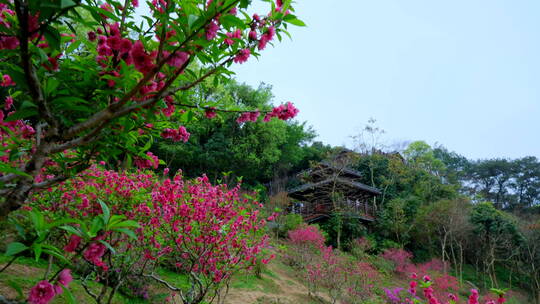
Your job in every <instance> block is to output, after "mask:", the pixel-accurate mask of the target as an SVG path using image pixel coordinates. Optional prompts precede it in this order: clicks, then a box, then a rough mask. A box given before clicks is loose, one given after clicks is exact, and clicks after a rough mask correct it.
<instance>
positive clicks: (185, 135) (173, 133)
mask: <svg viewBox="0 0 540 304" xmlns="http://www.w3.org/2000/svg"><path fill="white" fill-rule="evenodd" d="M189 136H190V133H189V132H188V131H187V130H186V127H184V126H180V127H178V129H176V130H174V129H170V128H167V129H165V130H163V132H161V137H163V138H165V139H171V140H172V141H174V142H179V141H183V142H187V141H188V140H189Z"/></svg>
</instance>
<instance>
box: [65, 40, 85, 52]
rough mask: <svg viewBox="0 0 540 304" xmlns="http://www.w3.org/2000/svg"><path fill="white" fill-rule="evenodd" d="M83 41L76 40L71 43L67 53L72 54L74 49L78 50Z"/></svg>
mask: <svg viewBox="0 0 540 304" xmlns="http://www.w3.org/2000/svg"><path fill="white" fill-rule="evenodd" d="M81 43H82V41H80V40H75V41H74V42H73V43H70V44H69V46H68V47H67V48H66V54H71V52H73V51H74V50H76V49H77V48H78V47H79V45H81Z"/></svg>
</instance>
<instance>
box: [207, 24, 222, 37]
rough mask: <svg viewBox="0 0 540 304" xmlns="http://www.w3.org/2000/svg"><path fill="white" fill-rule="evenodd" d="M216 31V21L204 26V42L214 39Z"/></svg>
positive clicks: (217, 27)
mask: <svg viewBox="0 0 540 304" xmlns="http://www.w3.org/2000/svg"><path fill="white" fill-rule="evenodd" d="M218 30H219V26H218V25H217V23H216V21H214V20H212V22H210V24H208V25H207V26H206V40H212V39H214V38H216V36H217V32H218Z"/></svg>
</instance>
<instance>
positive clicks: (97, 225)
mask: <svg viewBox="0 0 540 304" xmlns="http://www.w3.org/2000/svg"><path fill="white" fill-rule="evenodd" d="M103 226H104V223H103V218H102V217H101V216H97V217H95V218H94V220H93V221H92V225H91V226H90V233H89V234H90V237H94V236H96V235H97V233H98V232H99V231H100V230H101V229H103Z"/></svg>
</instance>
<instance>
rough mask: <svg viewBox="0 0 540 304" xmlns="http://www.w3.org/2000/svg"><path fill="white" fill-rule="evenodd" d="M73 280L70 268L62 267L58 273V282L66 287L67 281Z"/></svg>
mask: <svg viewBox="0 0 540 304" xmlns="http://www.w3.org/2000/svg"><path fill="white" fill-rule="evenodd" d="M71 281H73V276H72V275H71V269H67V268H66V269H64V270H62V271H61V272H60V274H58V283H59V284H62V285H64V286H65V287H67V286H68V285H69V283H71Z"/></svg>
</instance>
